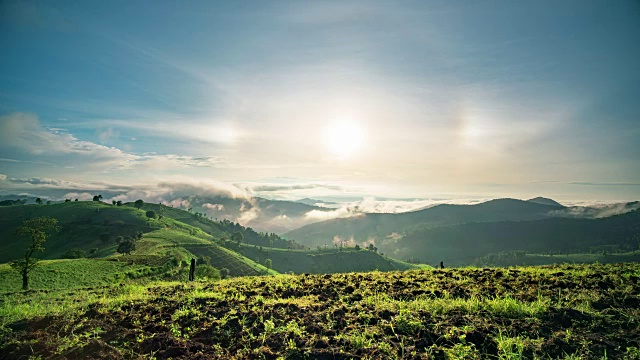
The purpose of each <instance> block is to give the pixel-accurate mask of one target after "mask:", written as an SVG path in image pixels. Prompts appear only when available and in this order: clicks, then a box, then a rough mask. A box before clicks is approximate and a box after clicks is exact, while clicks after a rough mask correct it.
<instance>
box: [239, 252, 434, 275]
mask: <svg viewBox="0 0 640 360" xmlns="http://www.w3.org/2000/svg"><path fill="white" fill-rule="evenodd" d="M241 253H242V255H244V256H246V257H248V258H250V259H253V260H255V261H256V262H259V263H261V264H264V262H265V260H267V259H270V260H271V263H272V267H273V269H275V270H277V271H279V272H281V273H284V272H294V273H311V274H331V273H341V272H355V271H373V270H379V271H394V270H413V269H420V268H425V267H428V266H425V265H415V264H409V263H406V262H403V261H399V260H395V259H391V258H388V257H385V256H382V255H380V254H378V253H375V252H373V251H369V250H364V249H362V250H356V249H353V248H345V249H343V250H342V251H339V250H337V249H336V250H334V249H328V250H319V251H318V250H303V251H300V250H292V251H288V250H283V249H270V248H262V247H255V246H243V247H242V250H241Z"/></svg>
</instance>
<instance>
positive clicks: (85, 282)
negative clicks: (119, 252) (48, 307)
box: [0, 258, 154, 293]
mask: <svg viewBox="0 0 640 360" xmlns="http://www.w3.org/2000/svg"><path fill="white" fill-rule="evenodd" d="M113 260H119V259H117V258H116V259H113ZM122 260H123V261H109V260H102V259H100V260H99V259H74V260H43V261H42V262H40V264H39V265H38V266H37V267H36V268H35V269H34V270H32V272H31V273H30V274H29V288H30V289H32V290H45V289H73V288H84V287H99V286H106V285H112V284H114V283H117V282H121V281H123V280H125V279H129V278H136V277H141V276H146V275H149V274H151V273H152V272H153V270H154V267H152V266H148V265H141V264H135V263H134V264H131V265H130V264H129V263H130V262H129V261H128V260H125V259H122ZM0 278H1V279H2V281H1V282H0V293H7V292H15V291H20V290H21V289H22V277H21V275H20V274H19V273H18V272H17V271H16V270H14V269H11V268H10V267H9V265H8V264H0Z"/></svg>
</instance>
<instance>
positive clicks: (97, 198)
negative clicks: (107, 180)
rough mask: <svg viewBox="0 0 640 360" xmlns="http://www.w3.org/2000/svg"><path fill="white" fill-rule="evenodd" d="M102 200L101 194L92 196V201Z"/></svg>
mask: <svg viewBox="0 0 640 360" xmlns="http://www.w3.org/2000/svg"><path fill="white" fill-rule="evenodd" d="M101 200H102V195H96V196H94V197H93V201H101Z"/></svg>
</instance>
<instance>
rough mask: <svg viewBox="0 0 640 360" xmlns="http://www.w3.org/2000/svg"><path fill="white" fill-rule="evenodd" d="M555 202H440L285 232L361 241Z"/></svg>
mask: <svg viewBox="0 0 640 360" xmlns="http://www.w3.org/2000/svg"><path fill="white" fill-rule="evenodd" d="M558 209H559V207H558V206H556V205H549V204H539V203H537V202H533V201H522V200H516V199H496V200H491V201H487V202H484V203H481V204H475V205H449V204H443V205H438V206H434V207H431V208H428V209H424V210H419V211H413V212H407V213H400V214H366V215H361V216H356V217H351V218H344V219H333V220H327V221H323V222H318V223H314V224H310V225H306V226H303V227H301V228H298V229H296V230H293V231H290V232H288V233H286V234H285V237H287V238H289V239H295V241H297V242H299V243H301V244H304V245H307V246H310V247H314V246H317V245H326V244H331V243H332V241H333V239H334V237H335V236H339V237H341V238H342V239H350V238H353V239H354V240H355V241H356V242H358V243H361V242H365V241H367V240H369V239H372V238H373V239H375V240H376V241H382V240H384V239H387V238H397V237H398V235H402V234H405V233H408V232H410V231H415V230H418V229H421V228H434V227H439V226H448V225H455V224H464V223H469V222H494V221H519V220H536V219H544V218H547V217H549V216H550V215H549V212H550V211H553V210H558Z"/></svg>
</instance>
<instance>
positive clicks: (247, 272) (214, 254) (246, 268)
mask: <svg viewBox="0 0 640 360" xmlns="http://www.w3.org/2000/svg"><path fill="white" fill-rule="evenodd" d="M185 248H186V249H187V250H189V251H190V252H191V253H193V254H195V255H196V256H208V257H210V258H211V266H213V267H215V268H217V269H222V268H226V269H229V274H230V275H231V276H255V275H274V274H277V273H278V272H277V271H274V270H271V269H268V268H266V267H264V266H263V265H260V264H258V263H256V262H254V261H252V260H250V259H248V258H246V257H244V256H242V255H240V254H238V253H236V252H234V251H231V250H229V249H226V248H224V247H222V246H218V245H200V246H196V245H187V246H185Z"/></svg>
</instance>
